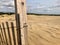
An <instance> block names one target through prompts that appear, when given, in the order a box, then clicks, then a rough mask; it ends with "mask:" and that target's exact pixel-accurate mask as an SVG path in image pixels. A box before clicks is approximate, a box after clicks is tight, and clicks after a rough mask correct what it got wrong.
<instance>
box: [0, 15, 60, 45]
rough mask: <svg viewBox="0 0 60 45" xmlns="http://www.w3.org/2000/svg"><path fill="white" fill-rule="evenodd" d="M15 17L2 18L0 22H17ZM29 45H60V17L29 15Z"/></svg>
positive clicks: (6, 16) (5, 16)
mask: <svg viewBox="0 0 60 45" xmlns="http://www.w3.org/2000/svg"><path fill="white" fill-rule="evenodd" d="M13 17H14V16H13V15H11V16H8V15H4V16H0V22H4V21H15V18H13ZM27 19H28V43H29V45H60V16H37V15H28V16H27Z"/></svg>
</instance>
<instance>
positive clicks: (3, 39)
mask: <svg viewBox="0 0 60 45" xmlns="http://www.w3.org/2000/svg"><path fill="white" fill-rule="evenodd" d="M0 29H1V35H2V45H4V41H5V38H4V32H3V28H2V25H0Z"/></svg>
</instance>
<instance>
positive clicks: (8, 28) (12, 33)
mask: <svg viewBox="0 0 60 45" xmlns="http://www.w3.org/2000/svg"><path fill="white" fill-rule="evenodd" d="M19 19H20V18H19V16H18V17H16V21H17V23H16V24H15V25H16V26H14V22H5V23H4V22H2V23H1V24H0V45H22V44H21V43H22V42H21V30H20V20H19Z"/></svg>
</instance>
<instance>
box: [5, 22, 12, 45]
mask: <svg viewBox="0 0 60 45" xmlns="http://www.w3.org/2000/svg"><path fill="white" fill-rule="evenodd" d="M6 27H7V31H8V37H9V43H10V45H12V42H11V36H10V31H9V30H10V28H9V23H8V22H6Z"/></svg>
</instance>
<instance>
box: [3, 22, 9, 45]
mask: <svg viewBox="0 0 60 45" xmlns="http://www.w3.org/2000/svg"><path fill="white" fill-rule="evenodd" d="M2 27H3V31H4V35H5V40H6V45H8V41H7V36H6V32H5V26H4V23H2Z"/></svg>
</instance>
